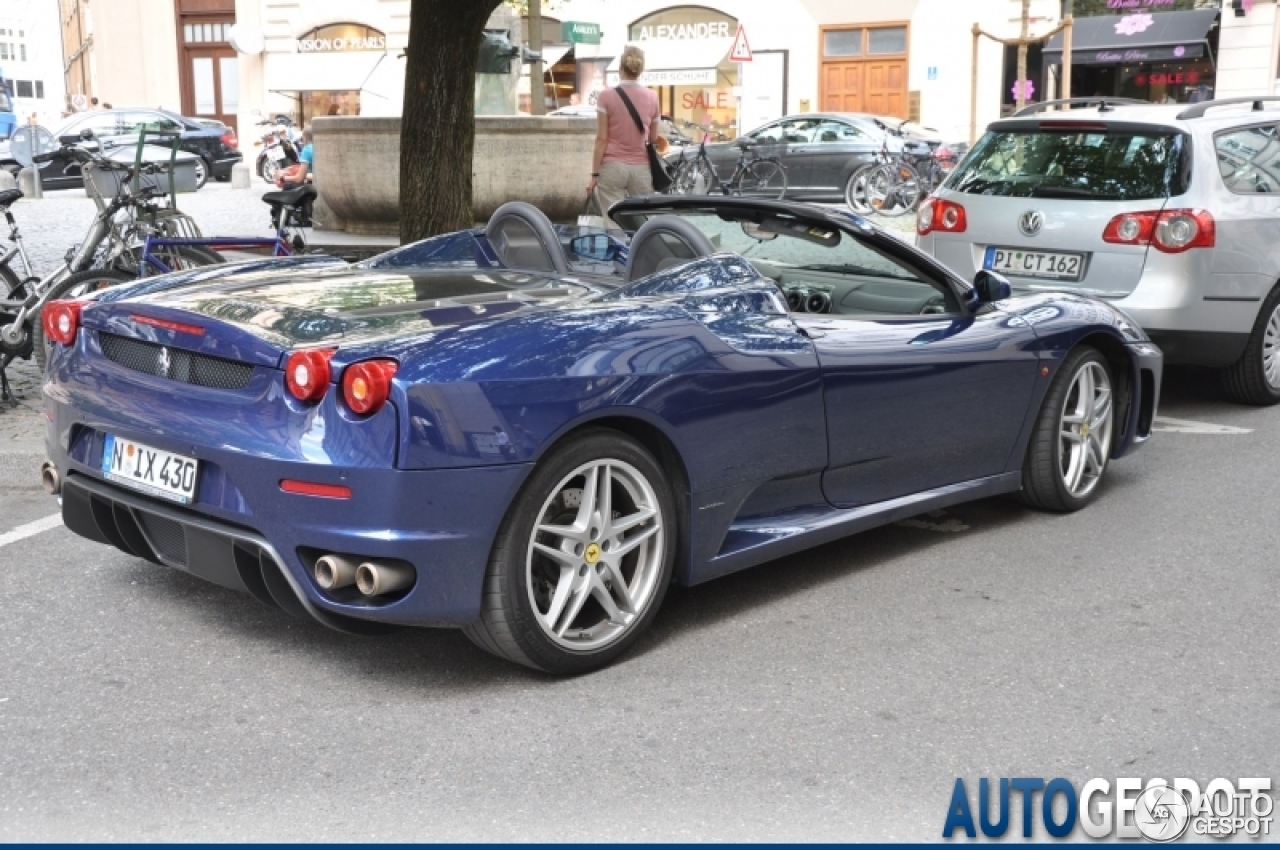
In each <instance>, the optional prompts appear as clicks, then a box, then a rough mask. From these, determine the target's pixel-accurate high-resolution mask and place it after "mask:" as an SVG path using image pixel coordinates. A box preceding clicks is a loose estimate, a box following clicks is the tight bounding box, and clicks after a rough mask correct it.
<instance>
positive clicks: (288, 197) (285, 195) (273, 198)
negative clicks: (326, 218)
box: [262, 183, 316, 207]
mask: <svg viewBox="0 0 1280 850" xmlns="http://www.w3.org/2000/svg"><path fill="white" fill-rule="evenodd" d="M315 196H316V187H315V186H312V185H311V184H310V183H308V184H307V185H305V186H299V187H298V188H296V189H284V190H282V191H279V192H267V193H266V194H265V195H263V196H262V200H263V202H265V203H268V204H282V205H284V206H286V207H296V206H298V205H299V204H301V203H302V202H303V201H306V200H308V199H311V198H315Z"/></svg>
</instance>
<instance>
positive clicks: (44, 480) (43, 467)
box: [40, 460, 62, 496]
mask: <svg viewBox="0 0 1280 850" xmlns="http://www.w3.org/2000/svg"><path fill="white" fill-rule="evenodd" d="M40 483H41V484H43V485H44V491H45V492H46V493H48V494H49V495H50V496H56V495H58V494H59V493H61V492H62V478H61V476H59V475H58V467H56V466H54V465H53V461H51V460H46V461H45V462H44V463H42V464H40Z"/></svg>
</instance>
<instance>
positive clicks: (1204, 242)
mask: <svg viewBox="0 0 1280 850" xmlns="http://www.w3.org/2000/svg"><path fill="white" fill-rule="evenodd" d="M1102 241H1104V242H1110V243H1112V244H1113V245H1150V246H1151V247H1153V248H1155V249H1156V250H1158V251H1163V252H1164V253H1166V254H1180V253H1182V252H1183V251H1189V250H1190V249H1192V248H1212V247H1213V246H1214V244H1215V243H1216V241H1217V226H1216V225H1215V223H1214V220H1213V216H1212V215H1211V214H1210V213H1209V212H1208V211H1206V210H1151V211H1148V212H1131V213H1121V214H1120V215H1118V216H1116V217H1115V218H1113V219H1111V221H1109V222H1107V226H1106V228H1105V229H1104V230H1103V231H1102Z"/></svg>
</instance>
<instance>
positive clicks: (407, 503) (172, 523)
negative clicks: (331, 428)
mask: <svg viewBox="0 0 1280 850" xmlns="http://www.w3.org/2000/svg"><path fill="white" fill-rule="evenodd" d="M54 427H55V426H54V425H53V424H51V425H50V432H51V436H50V438H49V440H48V441H47V443H48V448H49V452H48V454H49V459H50V460H51V461H52V462H53V464H54V466H56V467H57V470H58V473H59V476H60V478H61V480H62V482H63V484H62V497H63V498H62V506H63V519H64V522H65V523H66V525H67V527H68V528H70V529H71V530H72V531H74V532H76V533H77V534H79V535H81V536H83V537H86V538H88V539H90V540H95V541H98V542H100V543H107V544H110V545H113V546H115V547H116V548H118V549H120V550H121V551H123V552H126V553H128V554H131V555H134V556H137V557H141V558H144V559H146V560H149V561H152V562H154V563H158V564H164V565H166V566H170V567H174V568H177V569H180V570H183V571H185V572H188V573H190V574H192V575H195V576H197V577H199V578H202V579H205V580H207V581H211V582H213V583H215V584H219V585H221V586H223V587H228V588H231V589H233V590H238V591H241V592H245V593H248V594H250V595H252V596H254V597H255V598H257V599H259V600H260V601H262V602H264V603H266V604H268V605H271V606H273V607H277V608H281V609H283V610H285V611H287V612H288V613H290V614H294V615H296V616H299V617H304V618H307V617H309V618H311V619H314V620H317V621H319V622H321V623H323V624H325V625H327V626H330V627H333V628H337V629H341V630H344V631H361V630H367V626H366V625H365V624H367V623H380V624H386V625H411V626H456V625H465V624H466V623H469V622H472V621H474V619H475V618H476V617H477V616H478V615H479V608H480V598H481V591H482V587H483V582H484V574H485V570H486V569H487V566H488V560H489V552H490V549H491V546H492V541H493V538H494V536H495V534H496V532H497V528H498V525H499V524H500V523H501V521H502V518H503V513H504V511H505V509H506V506H507V505H508V504H509V503H510V500H511V498H512V496H513V495H514V493H515V492H516V490H517V488H518V487H519V486H520V483H521V482H522V481H523V479H524V476H525V475H526V474H527V471H528V468H529V467H528V465H527V464H511V465H500V466H487V467H477V468H466V469H452V470H415V471H405V470H396V469H381V470H360V469H347V470H344V471H343V473H342V475H343V479H344V480H345V481H347V482H348V483H349V484H350V486H351V491H352V495H351V498H350V499H349V500H339V499H330V498H320V497H313V496H304V495H295V494H290V493H285V492H282V491H281V490H280V487H279V482H280V480H282V479H283V478H301V479H304V480H305V479H307V477H308V476H306V474H305V472H304V471H303V470H301V469H300V467H299V465H298V464H296V463H291V462H287V461H281V460H273V459H267V458H252V459H249V458H241V459H240V462H239V463H237V462H236V459H235V458H234V457H232V456H231V454H232V453H229V452H222V451H220V450H218V449H215V448H212V447H189V449H188V450H189V451H191V452H192V453H193V454H196V455H197V456H198V457H199V458H200V460H201V462H202V463H207V464H208V465H209V470H210V475H211V476H213V470H215V469H217V470H219V471H220V473H224V474H220V475H219V476H216V477H218V479H219V480H218V487H217V488H216V489H217V490H219V491H220V495H221V497H222V498H221V501H220V502H219V501H218V500H212V501H211V500H210V499H209V498H208V496H209V489H208V488H206V487H205V486H204V485H201V486H200V489H199V490H198V499H199V501H197V503H196V504H195V505H193V506H190V507H188V506H183V505H178V504H176V503H172V502H168V501H166V500H164V499H159V498H153V497H151V496H148V495H144V494H142V493H138V492H135V491H134V490H131V489H128V488H125V487H122V486H119V485H117V484H115V483H111V482H108V481H106V480H105V479H104V477H103V475H102V473H101V472H100V470H99V466H100V462H101V457H100V452H101V449H100V448H96V449H92V448H91V451H96V452H98V456H97V457H93V456H90V455H87V454H86V453H85V446H86V444H88V445H89V446H91V447H92V446H94V445H95V442H94V441H92V440H89V441H84V440H78V441H77V442H76V444H75V446H74V448H73V451H71V452H68V451H66V450H65V449H64V447H62V446H60V445H58V444H57V440H56V439H55V438H54V437H53V436H52V434H53V433H56V432H54V431H53V429H54ZM97 442H100V441H97ZM167 448H170V449H172V448H174V447H173V446H170V447H167ZM323 469H324V471H325V472H328V473H333V472H334V469H333V468H332V467H323ZM319 471H320V467H319V466H317V472H319ZM201 475H202V476H203V475H205V473H204V472H202V473H201ZM312 477H314V478H320V477H321V476H320V475H315V476H312ZM325 477H329V476H325ZM212 480H213V478H212V477H211V482H212ZM232 491H234V493H232ZM229 495H230V497H228V496H229ZM326 554H338V555H345V556H348V557H351V558H353V559H355V560H358V561H365V560H377V561H390V560H394V561H404V562H408V563H410V564H412V565H413V567H414V571H415V573H416V580H415V583H414V584H413V586H412V587H411V588H410V589H409V590H408V591H407V592H405V593H404V594H403V595H400V596H396V597H388V598H387V599H385V600H384V599H382V598H373V599H369V598H366V597H363V596H360V595H359V594H358V592H356V591H355V588H353V587H348V588H344V589H342V590H341V591H334V592H330V591H324V590H322V589H321V588H320V587H319V585H317V584H316V583H315V581H314V578H313V576H312V568H313V566H314V564H315V561H316V559H317V558H318V557H320V556H321V555H326Z"/></svg>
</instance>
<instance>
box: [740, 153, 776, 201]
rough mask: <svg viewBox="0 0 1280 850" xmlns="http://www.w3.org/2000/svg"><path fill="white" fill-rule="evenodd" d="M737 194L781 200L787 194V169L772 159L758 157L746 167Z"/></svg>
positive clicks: (746, 196) (745, 196)
mask: <svg viewBox="0 0 1280 850" xmlns="http://www.w3.org/2000/svg"><path fill="white" fill-rule="evenodd" d="M734 194H735V195H740V196H741V197H744V198H756V199H762V200H771V201H780V200H782V198H783V197H784V196H785V195H786V194H787V170H786V169H785V168H783V167H782V165H781V163H778V162H775V161H774V160H771V159H758V160H756V161H755V162H753V163H751V164H750V165H748V166H747V167H746V170H745V171H743V173H742V176H741V177H740V178H739V180H738V185H737V188H736V190H735V191H734Z"/></svg>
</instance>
